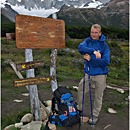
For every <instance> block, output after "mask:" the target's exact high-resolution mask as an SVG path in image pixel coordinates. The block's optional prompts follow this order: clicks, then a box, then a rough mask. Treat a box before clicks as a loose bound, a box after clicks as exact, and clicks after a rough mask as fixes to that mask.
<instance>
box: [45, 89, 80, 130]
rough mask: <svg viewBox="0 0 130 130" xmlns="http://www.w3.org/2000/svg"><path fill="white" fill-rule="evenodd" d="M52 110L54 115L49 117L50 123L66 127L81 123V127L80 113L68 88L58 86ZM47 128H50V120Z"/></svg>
mask: <svg viewBox="0 0 130 130" xmlns="http://www.w3.org/2000/svg"><path fill="white" fill-rule="evenodd" d="M52 112H53V115H51V116H50V117H49V119H48V121H49V122H50V123H52V124H55V125H61V126H64V127H67V126H73V125H75V124H77V123H79V127H80V115H79V111H78V110H77V104H76V102H75V101H74V99H73V96H72V93H71V91H70V90H69V89H68V88H66V87H58V88H57V89H56V90H55V91H54V97H53V98H52ZM54 114H55V115H54ZM45 130H49V128H48V122H47V124H46V127H45Z"/></svg>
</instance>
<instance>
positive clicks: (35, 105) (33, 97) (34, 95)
mask: <svg viewBox="0 0 130 130" xmlns="http://www.w3.org/2000/svg"><path fill="white" fill-rule="evenodd" d="M25 61H26V62H29V61H33V56H32V49H25ZM26 77H27V78H30V77H35V75H34V69H29V70H26ZM29 95H30V103H31V112H32V115H33V120H34V121H42V114H41V110H40V103H39V98H38V92H37V85H29Z"/></svg>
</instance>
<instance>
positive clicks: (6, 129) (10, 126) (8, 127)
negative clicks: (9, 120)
mask: <svg viewBox="0 0 130 130" xmlns="http://www.w3.org/2000/svg"><path fill="white" fill-rule="evenodd" d="M12 127H14V124H12V125H9V126H6V127H5V128H4V130H9V129H10V128H12Z"/></svg>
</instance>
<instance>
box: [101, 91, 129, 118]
mask: <svg viewBox="0 0 130 130" xmlns="http://www.w3.org/2000/svg"><path fill="white" fill-rule="evenodd" d="M106 94H107V95H109V98H105V96H106V97H107V95H105V96H104V98H105V99H104V100H103V108H104V111H105V112H107V113H108V108H112V109H114V110H116V111H117V113H116V114H115V115H117V116H120V117H122V118H124V117H127V114H128V113H127V112H128V104H129V102H128V101H125V98H126V97H127V96H128V94H129V91H125V93H124V94H121V93H119V92H118V91H116V90H107V93H106Z"/></svg>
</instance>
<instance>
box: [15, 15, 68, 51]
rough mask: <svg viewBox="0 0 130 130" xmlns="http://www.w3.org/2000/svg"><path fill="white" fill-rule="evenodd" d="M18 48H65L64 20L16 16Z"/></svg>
mask: <svg viewBox="0 0 130 130" xmlns="http://www.w3.org/2000/svg"><path fill="white" fill-rule="evenodd" d="M16 46H17V48H24V49H27V48H40V49H48V48H55V49H56V48H65V23H64V21H63V20H57V19H51V18H41V17H34V16H27V15H17V16H16Z"/></svg>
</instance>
